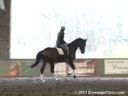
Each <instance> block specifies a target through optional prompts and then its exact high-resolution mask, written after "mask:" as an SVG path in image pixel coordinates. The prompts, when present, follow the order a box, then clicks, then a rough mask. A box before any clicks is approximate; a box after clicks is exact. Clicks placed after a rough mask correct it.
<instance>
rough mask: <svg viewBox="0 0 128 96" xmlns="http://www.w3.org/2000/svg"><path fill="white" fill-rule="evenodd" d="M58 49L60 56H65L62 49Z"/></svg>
mask: <svg viewBox="0 0 128 96" xmlns="http://www.w3.org/2000/svg"><path fill="white" fill-rule="evenodd" d="M56 49H57V51H58V53H59V54H60V55H64V51H63V50H62V48H56Z"/></svg>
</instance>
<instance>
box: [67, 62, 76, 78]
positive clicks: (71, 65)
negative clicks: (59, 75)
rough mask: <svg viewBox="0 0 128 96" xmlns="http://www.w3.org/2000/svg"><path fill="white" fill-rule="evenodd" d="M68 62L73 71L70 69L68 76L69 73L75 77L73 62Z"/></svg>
mask: <svg viewBox="0 0 128 96" xmlns="http://www.w3.org/2000/svg"><path fill="white" fill-rule="evenodd" d="M68 64H69V65H70V67H71V68H72V69H73V71H72V72H71V73H68V76H69V75H70V74H72V75H73V77H74V78H76V73H75V66H74V64H73V61H69V62H68Z"/></svg>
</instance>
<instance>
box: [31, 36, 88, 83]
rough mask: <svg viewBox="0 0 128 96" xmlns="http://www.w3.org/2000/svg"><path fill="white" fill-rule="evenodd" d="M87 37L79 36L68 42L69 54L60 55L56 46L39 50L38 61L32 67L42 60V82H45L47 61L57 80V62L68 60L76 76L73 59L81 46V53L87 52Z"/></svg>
mask: <svg viewBox="0 0 128 96" xmlns="http://www.w3.org/2000/svg"><path fill="white" fill-rule="evenodd" d="M86 41H87V39H82V38H77V39H75V40H74V41H72V42H71V43H69V44H68V48H69V54H68V55H66V56H65V55H60V54H59V53H58V51H57V49H56V48H55V47H47V48H45V49H44V50H42V51H39V52H38V53H37V56H36V61H35V63H34V64H33V65H31V68H33V67H35V66H36V65H37V64H39V62H40V61H42V63H43V65H42V67H41V69H40V72H41V75H40V76H41V80H42V82H45V80H44V75H43V72H44V68H45V66H46V64H47V63H49V64H50V67H51V73H52V74H53V76H54V77H55V79H56V80H58V77H57V75H56V74H55V73H54V66H55V65H54V64H55V63H57V62H67V63H68V64H69V65H70V67H71V68H72V69H73V71H72V74H73V76H74V78H76V75H75V66H74V64H73V60H74V59H75V57H76V56H75V54H76V50H77V49H78V48H79V49H80V51H81V53H82V54H83V53H84V52H85V46H86Z"/></svg>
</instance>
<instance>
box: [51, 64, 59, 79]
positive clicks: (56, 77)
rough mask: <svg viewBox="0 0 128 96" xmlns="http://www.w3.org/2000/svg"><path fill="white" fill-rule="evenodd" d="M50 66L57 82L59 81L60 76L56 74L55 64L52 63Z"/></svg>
mask: <svg viewBox="0 0 128 96" xmlns="http://www.w3.org/2000/svg"><path fill="white" fill-rule="evenodd" d="M50 66H51V73H52V75H53V77H54V78H55V79H56V80H59V79H58V76H57V75H56V74H55V73H54V66H55V65H54V63H50Z"/></svg>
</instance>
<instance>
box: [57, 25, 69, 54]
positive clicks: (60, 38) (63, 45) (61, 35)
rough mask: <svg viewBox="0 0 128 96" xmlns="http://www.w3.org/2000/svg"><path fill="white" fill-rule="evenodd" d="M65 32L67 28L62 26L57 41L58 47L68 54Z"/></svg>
mask: <svg viewBox="0 0 128 96" xmlns="http://www.w3.org/2000/svg"><path fill="white" fill-rule="evenodd" d="M64 31H65V27H64V26H61V29H60V32H59V33H58V36H57V40H56V47H58V48H62V49H63V50H64V53H65V54H68V51H69V50H68V46H67V43H66V42H65V41H64V34H65V33H64Z"/></svg>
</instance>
